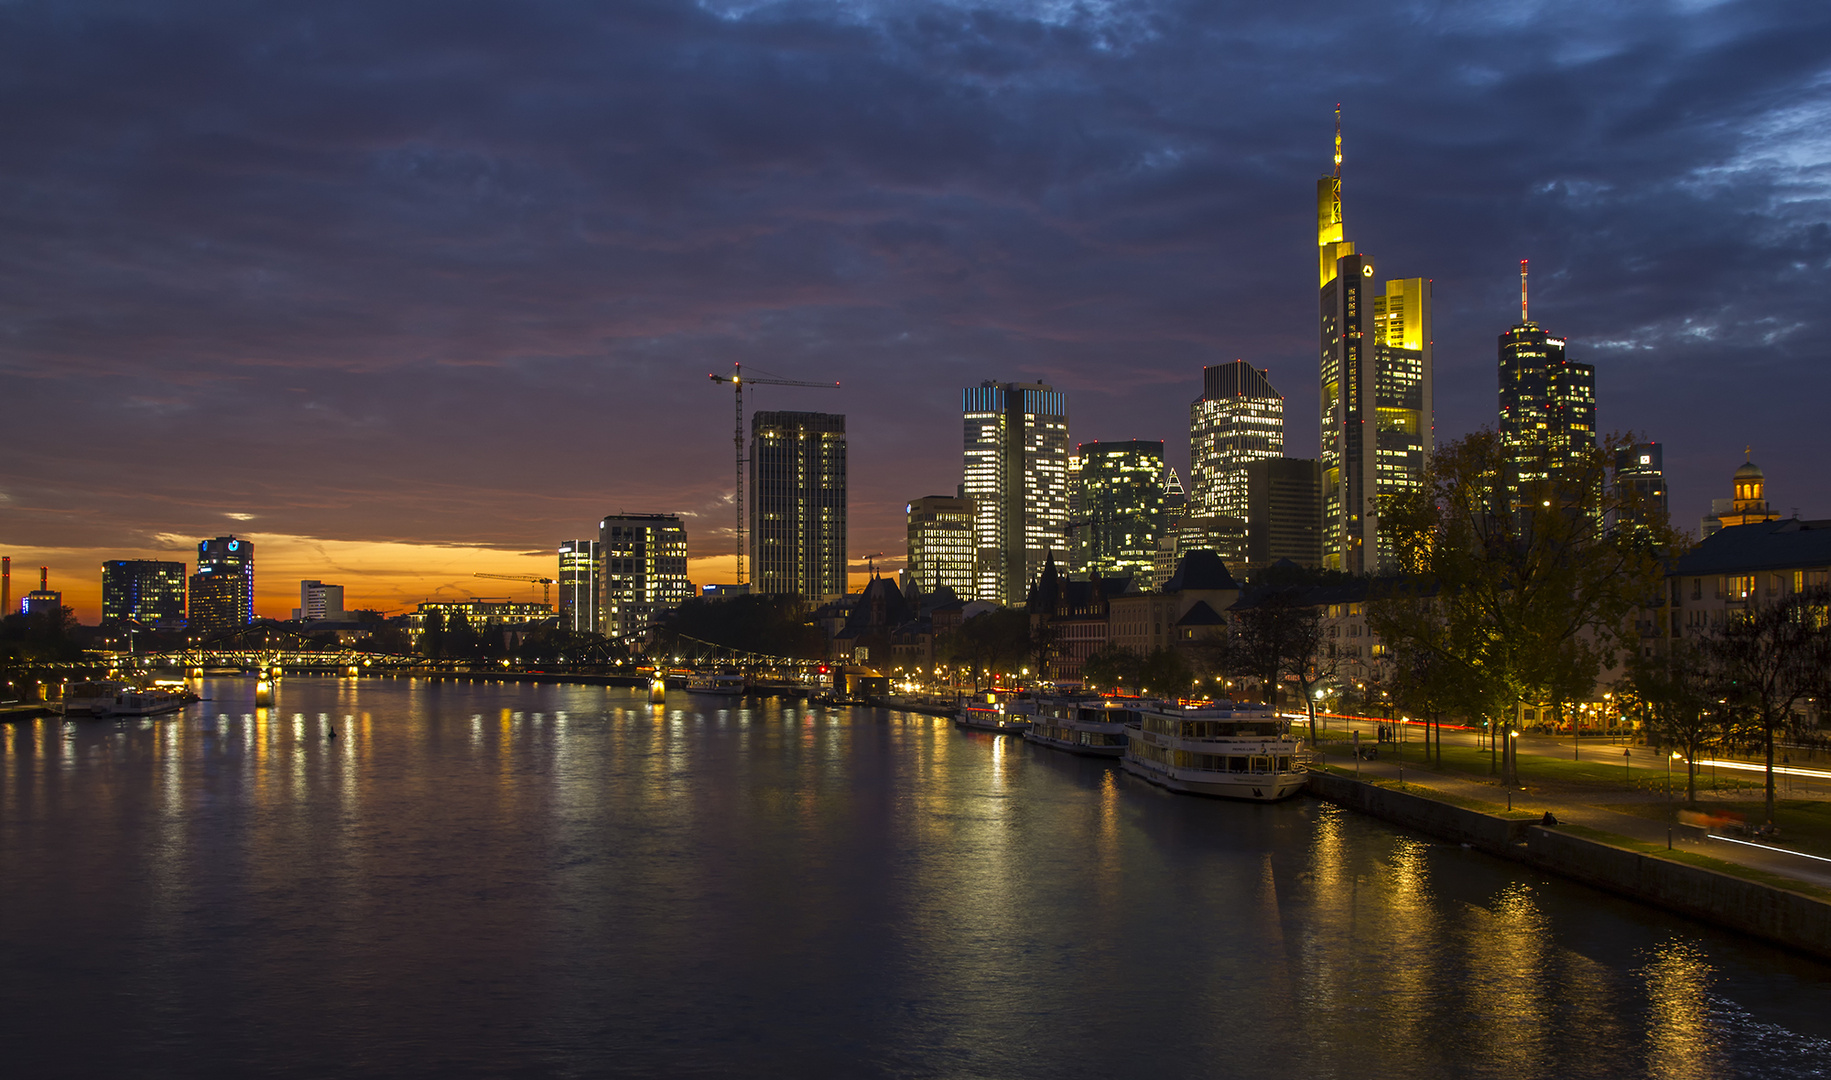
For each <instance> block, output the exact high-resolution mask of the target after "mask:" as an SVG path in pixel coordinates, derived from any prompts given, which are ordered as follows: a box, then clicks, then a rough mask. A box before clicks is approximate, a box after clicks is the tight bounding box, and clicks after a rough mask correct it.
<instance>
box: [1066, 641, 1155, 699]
mask: <svg viewBox="0 0 1831 1080" xmlns="http://www.w3.org/2000/svg"><path fill="white" fill-rule="evenodd" d="M1143 666H1144V658H1143V657H1141V656H1139V655H1138V654H1137V653H1135V652H1133V651H1132V650H1130V649H1127V648H1124V647H1123V646H1119V645H1108V646H1105V647H1103V648H1101V649H1100V650H1099V651H1098V652H1096V653H1094V654H1093V655H1092V656H1089V657H1088V658H1087V659H1086V660H1083V661H1082V662H1081V682H1082V684H1083V685H1085V686H1087V687H1089V688H1091V689H1094V690H1099V689H1102V688H1104V689H1108V690H1117V689H1119V688H1120V687H1122V686H1132V687H1136V686H1137V685H1138V683H1139V671H1140V670H1141V669H1142V668H1143Z"/></svg>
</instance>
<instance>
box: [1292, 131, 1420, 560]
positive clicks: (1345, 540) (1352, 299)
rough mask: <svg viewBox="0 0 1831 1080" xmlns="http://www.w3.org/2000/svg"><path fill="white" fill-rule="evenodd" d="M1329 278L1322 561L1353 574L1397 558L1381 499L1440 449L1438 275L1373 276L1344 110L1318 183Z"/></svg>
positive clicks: (1408, 484)
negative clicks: (1351, 226)
mask: <svg viewBox="0 0 1831 1080" xmlns="http://www.w3.org/2000/svg"><path fill="white" fill-rule="evenodd" d="M1316 238H1317V247H1318V252H1319V256H1320V269H1321V276H1322V294H1321V301H1322V304H1321V307H1322V311H1321V316H1322V325H1321V331H1322V334H1321V354H1322V460H1321V466H1322V508H1323V510H1322V515H1323V516H1322V545H1323V565H1324V566H1325V567H1326V568H1328V569H1331V570H1345V571H1347V572H1349V573H1352V574H1362V573H1373V572H1376V571H1378V570H1379V569H1380V568H1381V567H1382V565H1383V564H1386V563H1387V562H1389V559H1390V553H1388V552H1382V551H1381V549H1380V543H1379V515H1380V499H1381V498H1382V497H1384V496H1389V495H1394V494H1397V493H1399V492H1402V491H1405V490H1408V489H1412V488H1416V487H1418V486H1419V485H1420V484H1422V483H1423V480H1424V468H1425V465H1426V463H1427V462H1428V460H1429V457H1430V452H1431V448H1432V443H1431V440H1432V435H1433V431H1434V420H1433V414H1432V406H1431V283H1430V281H1429V280H1427V279H1425V278H1402V279H1397V280H1390V281H1387V282H1385V284H1384V287H1383V289H1382V288H1380V287H1379V286H1376V284H1375V278H1374V274H1375V270H1374V265H1373V259H1372V257H1371V256H1369V255H1367V254H1365V253H1357V252H1356V251H1355V250H1354V245H1353V244H1352V243H1351V242H1349V241H1348V240H1347V239H1346V230H1345V226H1344V224H1343V221H1342V202H1341V114H1340V110H1337V112H1336V124H1335V173H1334V175H1332V176H1325V177H1323V178H1322V179H1321V180H1318V181H1317V182H1316Z"/></svg>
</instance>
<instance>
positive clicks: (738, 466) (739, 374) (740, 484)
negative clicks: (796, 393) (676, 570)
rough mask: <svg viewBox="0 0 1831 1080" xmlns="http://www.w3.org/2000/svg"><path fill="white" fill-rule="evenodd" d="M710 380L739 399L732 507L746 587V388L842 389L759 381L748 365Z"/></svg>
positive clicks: (739, 577)
mask: <svg viewBox="0 0 1831 1080" xmlns="http://www.w3.org/2000/svg"><path fill="white" fill-rule="evenodd" d="M706 377H707V378H709V379H711V380H712V381H713V382H715V383H726V382H728V383H730V384H731V388H732V390H734V391H735V393H734V394H733V395H732V396H733V397H735V398H736V399H737V420H736V422H735V423H734V424H733V425H732V428H731V448H732V458H733V463H734V469H735V475H734V476H733V477H732V480H733V486H732V492H733V495H732V499H731V504H732V509H733V510H734V511H735V512H736V514H737V522H736V525H737V527H736V529H735V530H734V535H735V536H736V537H737V583H738V584H739V585H742V584H743V583H744V384H745V383H758V384H761V385H765V386H811V387H815V388H817V389H818V388H824V389H828V390H837V389H839V384H838V383H837V382H830V383H823V382H804V381H802V380H800V379H759V378H756V377H755V376H746V375H745V374H744V365H743V364H741V363H734V364H732V365H731V374H729V375H719V374H711V375H708V376H706Z"/></svg>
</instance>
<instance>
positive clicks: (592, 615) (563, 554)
mask: <svg viewBox="0 0 1831 1080" xmlns="http://www.w3.org/2000/svg"><path fill="white" fill-rule="evenodd" d="M601 558H602V556H601V555H600V554H599V553H598V542H597V541H596V540H564V541H561V542H560V545H559V579H558V581H559V624H560V627H561V628H562V629H565V630H571V631H572V632H573V633H575V634H595V633H598V632H599V630H598V564H599V560H600V559H601Z"/></svg>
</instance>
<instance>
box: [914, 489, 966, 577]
mask: <svg viewBox="0 0 1831 1080" xmlns="http://www.w3.org/2000/svg"><path fill="white" fill-rule="evenodd" d="M905 511H906V512H907V514H908V516H909V569H908V573H909V577H910V579H911V580H912V581H913V582H914V583H915V586H916V588H917V589H919V590H921V591H922V592H924V593H936V592H939V591H941V590H942V589H944V588H945V589H951V590H953V593H954V595H955V596H957V597H958V596H970V595H972V592H973V559H974V555H975V552H976V548H975V546H974V542H973V535H974V534H973V520H974V517H973V500H971V499H967V498H962V497H959V496H951V495H926V496H923V497H922V498H920V499H917V500H915V501H914V502H912V503H909V504H908V506H906V507H905Z"/></svg>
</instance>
